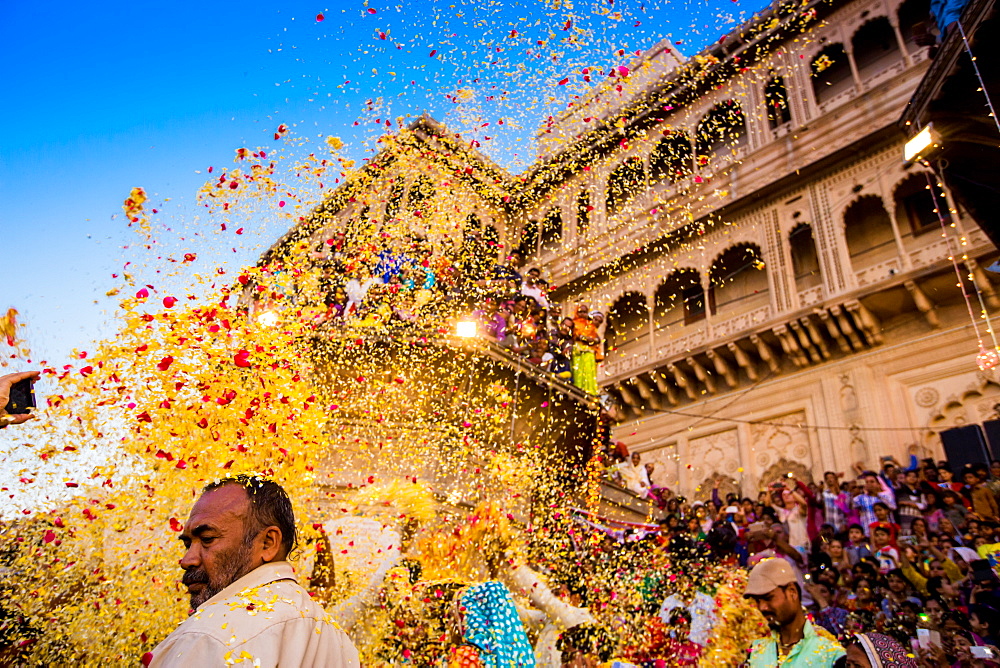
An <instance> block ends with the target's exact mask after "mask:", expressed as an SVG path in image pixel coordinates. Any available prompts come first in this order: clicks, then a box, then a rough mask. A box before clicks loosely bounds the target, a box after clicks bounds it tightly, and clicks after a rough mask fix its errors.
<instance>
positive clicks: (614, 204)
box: [607, 158, 646, 214]
mask: <svg viewBox="0 0 1000 668" xmlns="http://www.w3.org/2000/svg"><path fill="white" fill-rule="evenodd" d="M645 182H646V169H645V167H644V166H643V164H642V160H640V159H639V158H628V159H627V160H625V161H624V162H623V163H622V164H620V165H618V166H617V167H615V168H614V169H613V170H611V175H610V176H608V200H607V207H608V214H612V213H616V212H617V211H618V210H619V209H621V208H622V207H623V206H625V204H626V203H628V202H629V201H630V200H631V199H632V198H633V197H635V196H636V195H637V194H638V193H639V191H640V190H641V189H642V187H643V185H645Z"/></svg>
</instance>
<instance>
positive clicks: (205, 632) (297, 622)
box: [147, 561, 360, 668]
mask: <svg viewBox="0 0 1000 668" xmlns="http://www.w3.org/2000/svg"><path fill="white" fill-rule="evenodd" d="M258 662H259V663H258ZM234 664H235V665H237V666H238V665H246V666H314V667H316V668H319V667H320V666H345V667H348V666H358V665H360V664H359V662H358V652H357V650H355V649H354V645H353V644H352V643H351V641H350V639H349V638H348V637H347V634H345V633H344V632H343V631H341V630H340V627H338V626H337V625H336V623H334V621H333V619H332V618H331V617H330V615H329V614H328V613H327V612H326V611H325V610H323V608H322V606H320V605H319V604H318V603H316V602H315V601H313V600H312V599H311V598H309V594H308V593H307V592H306V590H305V589H303V588H302V587H301V586H300V585H299V584H298V582H296V579H295V574H294V572H293V571H292V565H291V564H289V563H288V562H287V561H279V562H276V563H270V564H264V565H263V566H261V567H260V568H257V569H254V570H253V571H250V572H249V573H247V574H246V575H244V576H243V577H242V578H240V579H239V580H237V581H236V582H234V583H233V584H231V585H229V586H228V587H226V588H225V589H223V590H222V591H221V592H219V593H218V594H216V595H215V596H213V597H212V598H210V599H209V600H207V601H205V603H203V604H202V605H201V607H199V608H198V610H196V611H195V613H194V614H193V615H191V616H190V617H188V618H187V619H186V620H185V621H184V622H183V623H182V624H181V625H180V626H178V627H177V628H176V629H175V630H174V632H173V633H171V634H170V635H169V636H167V638H166V639H165V640H164V641H163V642H161V643H160V644H159V645H157V647H156V649H155V650H153V652H152V658H151V661H150V662H149V663H148V664H147V665H149V666H151V667H154V668H167V667H173V666H179V667H183V668H195V667H196V666H229V665H234Z"/></svg>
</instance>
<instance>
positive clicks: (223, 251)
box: [0, 0, 762, 368]
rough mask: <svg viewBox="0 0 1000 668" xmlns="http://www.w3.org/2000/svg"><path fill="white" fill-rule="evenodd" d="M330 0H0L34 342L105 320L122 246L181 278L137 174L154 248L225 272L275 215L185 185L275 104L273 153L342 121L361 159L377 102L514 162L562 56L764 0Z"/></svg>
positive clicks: (22, 290)
mask: <svg viewBox="0 0 1000 668" xmlns="http://www.w3.org/2000/svg"><path fill="white" fill-rule="evenodd" d="M329 1H330V0H318V1H316V2H242V3H238V4H232V3H207V2H206V3H193V2H172V3H156V4H155V5H154V4H153V3H132V2H129V3H126V2H114V1H109V2H102V3H75V4H70V3H66V4H42V3H37V2H27V1H22V0H9V1H8V2H4V3H0V28H2V29H3V32H4V35H5V47H6V49H5V51H6V54H5V55H6V59H5V60H6V62H7V63H8V67H7V68H5V81H4V93H5V95H4V98H5V102H6V103H5V104H3V105H0V127H2V128H3V132H4V136H3V138H2V140H0V239H2V246H0V247H2V254H0V258H2V260H0V261H2V263H3V267H2V270H0V276H2V277H3V280H2V282H0V309H6V308H7V307H8V306H14V307H15V308H17V309H18V310H19V311H20V313H21V320H22V321H23V322H24V323H25V324H24V329H23V335H24V337H25V338H26V340H27V342H28V344H29V345H30V346H31V349H32V351H33V353H34V358H35V361H37V360H40V359H47V360H49V361H50V362H59V363H61V362H62V361H64V360H65V359H66V357H67V356H68V354H69V352H70V350H71V349H73V348H79V349H87V348H88V346H89V345H90V341H92V340H94V339H96V338H100V337H105V336H110V335H112V334H113V332H114V329H115V327H116V326H115V324H114V310H115V306H116V300H115V299H113V298H110V297H107V296H106V295H105V293H106V291H108V290H109V289H111V288H113V287H115V286H116V285H117V283H118V282H117V280H115V279H113V278H112V274H114V273H120V272H121V269H122V266H123V265H124V264H125V263H126V262H130V261H131V262H132V263H133V267H135V266H138V272H139V274H140V275H141V276H143V278H144V280H143V282H151V283H155V284H160V281H162V282H163V283H167V284H169V283H171V282H173V283H175V284H180V283H183V282H184V280H185V277H184V276H175V277H172V278H164V277H162V276H159V277H158V276H157V275H156V274H155V272H156V270H157V269H162V267H163V266H164V265H163V263H160V262H159V261H157V260H156V257H157V255H158V254H157V253H152V254H150V253H146V252H144V251H142V250H141V249H139V248H137V247H136V242H137V237H136V236H135V235H134V233H133V232H131V231H129V230H128V229H127V227H126V225H125V220H124V216H123V214H122V210H121V205H122V201H123V200H124V199H125V198H126V197H127V196H128V193H129V191H130V189H131V188H132V187H134V186H141V187H143V188H144V189H145V190H146V191H147V193H149V195H150V196H151V206H156V207H158V209H159V211H160V213H158V214H157V216H155V217H154V219H155V220H156V221H157V225H158V226H159V227H158V231H157V233H156V237H157V239H158V242H159V243H161V244H162V247H163V249H164V250H165V251H169V252H174V253H176V252H178V251H191V252H196V253H197V254H198V256H199V263H200V264H199V265H198V266H197V267H196V268H200V269H202V270H207V271H212V270H213V269H214V267H216V266H221V267H223V268H225V269H226V270H227V271H230V272H232V271H234V270H235V269H238V267H239V266H240V265H242V264H245V263H249V262H253V261H254V260H255V259H256V257H257V256H258V255H259V253H260V252H261V250H262V249H263V248H266V247H267V246H269V245H270V244H271V243H272V242H273V241H274V240H275V239H276V238H277V236H278V235H280V234H281V233H282V232H283V231H284V230H285V229H286V228H287V226H288V220H287V219H284V218H282V217H280V216H277V215H268V214H266V213H262V214H261V215H257V216H254V217H253V219H251V220H247V221H245V222H244V224H243V225H242V226H243V227H244V228H245V232H244V234H242V235H239V236H237V235H235V234H234V231H233V228H234V227H235V226H231V229H229V230H228V231H227V232H220V231H219V230H218V221H217V220H213V219H211V218H210V217H207V216H206V215H204V214H203V213H202V212H200V211H199V209H198V207H197V205H196V203H195V193H196V192H197V190H198V188H199V187H200V186H201V185H202V184H203V183H204V181H205V179H206V178H208V174H207V171H206V170H207V168H208V167H209V166H214V167H215V168H216V169H220V168H225V167H229V166H231V165H232V160H233V156H234V151H235V150H236V149H237V148H240V147H244V146H246V147H249V148H257V147H263V148H266V150H268V151H269V152H273V151H275V150H276V149H278V148H280V146H279V142H275V141H274V139H273V133H274V130H275V128H276V127H277V126H278V125H279V124H281V123H285V124H287V125H289V126H291V127H292V134H293V136H294V137H296V139H297V140H299V141H300V142H301V141H305V140H309V144H308V145H307V147H306V148H301V149H295V148H293V147H290V146H286V147H284V149H283V150H284V151H285V152H286V153H289V152H290V153H294V152H295V151H296V150H298V151H305V150H318V149H320V148H322V142H321V141H320V138H321V137H323V136H327V135H335V136H338V137H341V138H342V139H343V140H344V142H345V143H346V147H345V148H344V150H343V153H344V154H345V155H346V157H349V158H354V159H356V160H360V159H361V158H363V157H364V156H365V155H368V154H370V153H369V152H370V151H371V150H373V147H374V144H373V139H374V138H375V137H377V136H378V135H379V134H380V133H381V132H383V131H385V127H384V122H385V119H386V118H392V119H394V118H395V117H397V116H401V115H406V114H411V115H419V114H420V113H421V112H423V111H428V112H429V113H431V114H432V115H433V116H435V117H436V118H438V119H439V120H443V121H445V122H446V123H448V124H449V126H450V127H454V128H456V129H464V126H465V125H467V124H468V123H469V122H470V119H482V120H496V118H505V119H506V120H507V124H506V127H505V132H502V133H498V134H496V135H494V138H493V140H492V143H490V144H484V146H483V151H484V152H485V153H487V154H488V155H490V157H492V158H493V159H494V160H496V161H497V162H499V163H500V164H501V165H504V166H505V167H508V168H509V169H512V170H514V171H520V170H521V169H523V167H524V165H525V164H526V161H528V160H530V156H531V154H532V151H531V146H530V138H531V136H532V134H533V131H534V129H535V128H536V127H537V126H538V125H539V124H540V122H541V121H542V120H543V119H544V117H545V116H546V115H547V114H548V113H552V112H553V111H554V109H555V108H556V106H554V105H558V104H564V103H565V99H566V97H567V96H568V95H570V94H572V93H573V92H576V93H579V92H582V90H583V88H582V86H583V83H582V82H581V81H578V79H579V77H577V78H575V79H573V81H572V82H571V84H570V85H568V86H563V87H560V86H558V85H557V84H556V82H557V81H558V80H559V79H561V78H562V77H563V76H567V75H572V74H573V73H574V72H576V73H578V72H579V70H580V68H581V67H582V66H598V67H608V66H610V65H612V64H618V63H621V62H627V61H628V60H629V58H630V57H631V56H632V55H633V53H634V51H635V50H640V49H646V48H648V47H650V46H652V45H653V44H655V43H656V42H658V41H659V40H660V39H661V38H663V37H665V36H667V35H670V36H671V39H673V40H675V41H676V42H680V44H679V45H678V48H679V49H680V50H681V51H682V52H683V53H685V54H688V55H690V54H693V53H695V52H697V51H699V50H700V49H701V48H703V47H704V46H705V45H706V44H708V43H710V42H712V41H714V40H716V39H718V38H719V36H721V35H722V34H724V33H725V32H727V31H728V30H730V29H731V28H732V27H734V25H735V24H736V22H739V21H742V20H744V19H746V18H748V16H749V14H750V13H752V12H753V11H755V10H757V9H759V6H760V5H761V4H762V3H747V2H744V3H742V4H741V3H738V2H732V1H731V0H681V1H679V2H665V1H662V0H661V1H659V2H646V1H644V0H643V1H640V0H618V1H616V2H614V3H609V2H608V0H600V1H594V2H582V3H581V2H577V3H575V5H574V10H573V11H568V10H567V9H565V5H566V3H559V2H554V1H553V0H548V1H546V2H541V1H536V0H523V1H522V2H518V3H513V2H491V1H489V0H476V1H474V2H473V1H469V0H466V1H462V0H452V1H450V2H432V1H430V0H421V1H419V2H408V3H403V4H390V3H382V2H378V1H369V2H367V3H366V2H361V1H359V2H339V3H336V4H332V5H331V4H324V3H329ZM371 10H374V11H371ZM319 14H322V15H323V20H322V21H319V20H317V15H319ZM567 21H572V24H571V27H570V28H569V29H566V26H567ZM512 31H516V34H513V32H512ZM512 35H513V36H512ZM572 35H576V43H568V42H567V41H566V40H567V39H568V38H569V37H570V36H572ZM383 36H384V39H383ZM539 41H541V42H542V44H538V42H539ZM497 49H500V50H499V51H498V50H497ZM619 49H621V50H623V51H624V52H625V53H624V55H622V54H620V53H619ZM432 54H433V55H432ZM494 87H495V88H494ZM458 88H471V89H474V90H475V91H477V95H476V98H475V101H474V104H464V105H456V104H454V103H453V102H452V101H451V100H450V99H448V97H446V96H447V95H449V94H451V93H454V92H455V91H456V90H457V89H458ZM500 91H504V92H506V93H507V94H506V95H505V96H504V95H499V97H500V98H502V99H499V100H496V101H494V102H487V101H486V95H488V94H495V95H498V94H499V93H500ZM552 100H555V101H554V102H553V101H552ZM376 118H377V119H379V124H376V123H375V119H376ZM355 122H357V123H358V124H357V125H355ZM166 228H169V230H170V231H167V229H166ZM154 250H155V249H154ZM33 363H34V362H33ZM25 366H29V365H28V364H27V362H25V361H23V360H21V361H18V362H15V363H14V367H15V368H23V367H25Z"/></svg>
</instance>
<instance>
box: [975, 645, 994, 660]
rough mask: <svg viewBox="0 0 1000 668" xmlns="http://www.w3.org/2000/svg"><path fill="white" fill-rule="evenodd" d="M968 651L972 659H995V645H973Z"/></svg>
mask: <svg viewBox="0 0 1000 668" xmlns="http://www.w3.org/2000/svg"><path fill="white" fill-rule="evenodd" d="M969 652H971V653H972V658H973V659H989V660H990V661H996V660H997V650H996V647H992V646H990V645H973V646H972V647H970V648H969Z"/></svg>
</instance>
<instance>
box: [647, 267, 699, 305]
mask: <svg viewBox="0 0 1000 668" xmlns="http://www.w3.org/2000/svg"><path fill="white" fill-rule="evenodd" d="M690 271H693V272H694V273H695V274H697V275H698V279H699V280H700V279H701V277H702V276H703V275H704V272H703V271H702V270H701V269H698V268H697V267H688V266H684V267H674V268H673V269H671V270H670V272H669V273H667V274H666V275H664V276H663V279H662V280H660V281H657V282H656V284H655V285H654V286H653V296H654V297H655V296H656V293H657V291H658V290H659V289H660V288H661V287H663V286H664V285H665V284H666V282H667V281H669V280H670V279H671V278H673V277H674V275H675V274H680V273H683V272H690Z"/></svg>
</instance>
